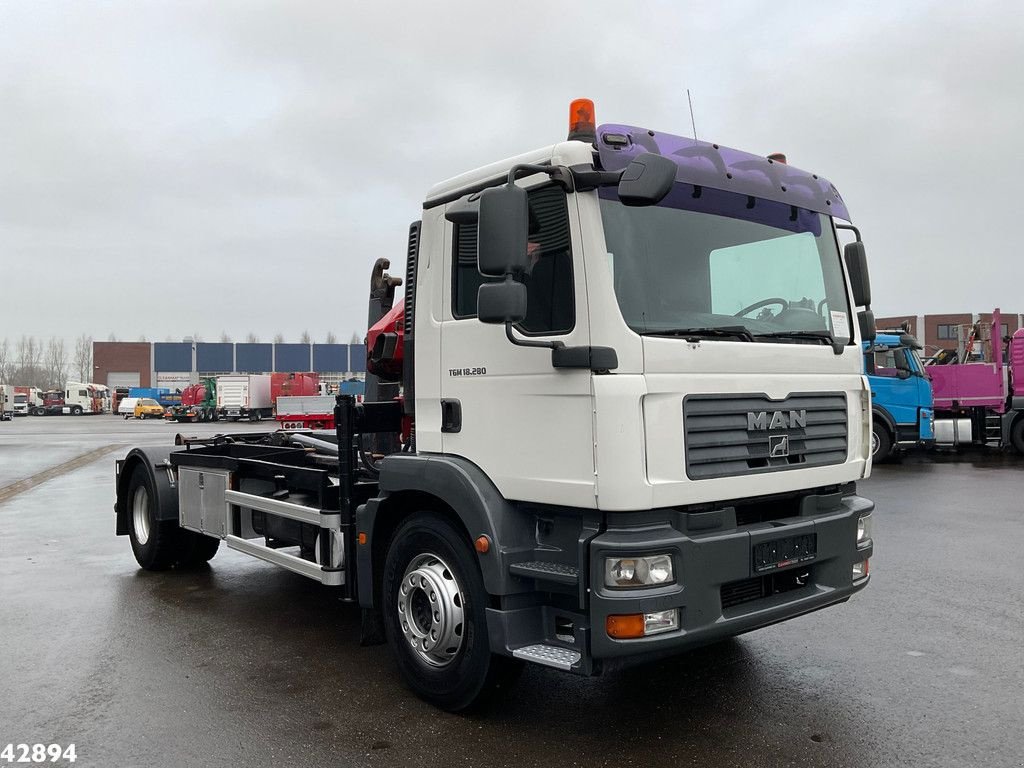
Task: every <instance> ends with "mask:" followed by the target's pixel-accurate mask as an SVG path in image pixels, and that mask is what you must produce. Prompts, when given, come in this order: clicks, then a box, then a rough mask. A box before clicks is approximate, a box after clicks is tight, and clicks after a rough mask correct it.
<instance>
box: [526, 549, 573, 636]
mask: <svg viewBox="0 0 1024 768" xmlns="http://www.w3.org/2000/svg"><path fill="white" fill-rule="evenodd" d="M508 571H509V573H511V574H512V575H513V576H521V577H522V578H524V579H537V580H538V581H553V582H555V583H556V584H571V585H576V584H579V581H580V572H579V570H578V569H577V568H574V567H573V566H571V565H562V564H561V563H542V562H540V561H532V562H529V563H513V564H512V565H510V566H509V568H508ZM531 647H532V646H531Z"/></svg>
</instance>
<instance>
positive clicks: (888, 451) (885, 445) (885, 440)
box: [871, 421, 892, 463]
mask: <svg viewBox="0 0 1024 768" xmlns="http://www.w3.org/2000/svg"><path fill="white" fill-rule="evenodd" d="M891 455H892V438H891V437H889V430H888V429H886V428H885V427H884V426H882V425H881V424H879V423H878V422H877V421H875V422H873V423H872V424H871V458H872V459H873V460H874V461H875V463H879V462H883V461H885V460H886V459H888V458H889V457H890V456H891Z"/></svg>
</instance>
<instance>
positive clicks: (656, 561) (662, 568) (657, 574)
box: [604, 555, 675, 587]
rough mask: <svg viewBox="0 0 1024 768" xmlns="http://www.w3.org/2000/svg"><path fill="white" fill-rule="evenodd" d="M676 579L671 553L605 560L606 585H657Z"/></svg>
mask: <svg viewBox="0 0 1024 768" xmlns="http://www.w3.org/2000/svg"><path fill="white" fill-rule="evenodd" d="M673 581H675V572H674V571H673V569H672V557H671V556H670V555H647V556H645V557H607V558H605V561H604V585H605V586H606V587H657V586H660V585H662V584H671V583H672V582H673Z"/></svg>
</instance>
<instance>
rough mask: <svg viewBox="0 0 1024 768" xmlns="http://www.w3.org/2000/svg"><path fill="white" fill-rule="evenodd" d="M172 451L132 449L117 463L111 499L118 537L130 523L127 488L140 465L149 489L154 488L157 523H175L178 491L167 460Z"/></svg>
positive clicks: (125, 533)
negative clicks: (146, 477)
mask: <svg viewBox="0 0 1024 768" xmlns="http://www.w3.org/2000/svg"><path fill="white" fill-rule="evenodd" d="M175 450H176V449H175V448H173V447H167V448H132V450H130V451H129V452H128V455H127V456H126V457H125V458H124V461H122V462H121V465H120V471H119V472H118V474H117V486H116V496H115V500H114V514H115V516H116V518H117V528H116V533H117V535H118V536H127V535H128V530H129V526H130V524H131V521H130V519H129V513H128V504H129V500H128V486H129V485H130V483H131V480H132V475H133V474H134V472H135V468H136V467H140V466H141V467H143V468H144V469H145V471H146V474H147V475H149V482H150V487H151V488H153V489H155V492H156V502H157V503H156V507H155V510H156V512H155V515H156V518H157V520H174V521H177V520H178V489H177V483H176V482H175V481H174V480H173V479H172V475H171V474H170V461H169V457H170V455H171V453H172V452H174V451H175Z"/></svg>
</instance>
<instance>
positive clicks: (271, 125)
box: [0, 0, 1024, 341]
mask: <svg viewBox="0 0 1024 768" xmlns="http://www.w3.org/2000/svg"><path fill="white" fill-rule="evenodd" d="M687 87H689V88H690V89H691V91H692V92H693V98H694V107H695V111H696V124H697V132H698V135H699V137H700V138H702V139H708V140H712V141H717V142H719V143H722V144H726V145H729V146H734V147H738V148H741V149H745V150H748V151H752V152H757V153H768V152H772V151H777V150H780V151H784V152H785V153H786V154H787V155H788V156H789V160H790V162H791V163H793V164H794V165H797V166H799V167H801V168H805V169H807V170H812V171H816V172H818V173H821V174H823V175H825V176H827V177H828V178H829V179H830V180H831V181H833V182H834V183H835V184H836V186H837V187H838V188H839V189H840V191H841V192H842V194H843V197H844V198H845V200H846V202H847V204H848V206H849V209H850V211H851V215H852V216H853V219H854V222H855V223H857V224H858V225H859V226H860V227H861V228H862V230H863V232H864V236H865V241H866V244H867V250H868V256H869V261H870V265H871V268H872V276H873V288H874V298H875V301H874V307H875V310H876V314H879V315H884V314H889V313H902V312H908V313H912V314H916V313H925V312H954V311H974V312H980V311H985V310H987V309H989V308H991V307H992V306H995V305H1000V306H1002V307H1003V309H1004V310H1008V311H1015V312H1024V296H1022V295H1021V293H1022V290H1021V287H1022V284H1024V280H1022V278H1024V259H1022V257H1021V255H1020V253H1019V251H1018V249H1017V248H1016V247H1014V246H1012V242H1011V232H1013V231H1015V229H1014V228H1015V226H1016V225H1014V224H1013V222H1014V221H1015V220H1016V219H1017V216H1018V215H1019V213H1018V208H1019V205H1020V185H1021V182H1022V180H1024V160H1022V158H1024V10H1022V6H1021V5H1020V3H1019V1H1018V2H1006V3H996V2H991V3H986V2H969V3H954V2H938V3H903V2H884V3H875V4H869V3H844V4H839V3H821V2H814V3H811V2H808V3H784V2H772V3H761V2H750V3H744V2H727V3H721V2H719V3H711V2H700V3H696V2H694V3H684V2H665V3H647V2H639V1H638V0H634V2H622V1H621V0H620V1H619V2H614V3H612V2H593V1H588V2H585V3H583V2H572V3H568V2H565V3H563V2H559V1H558V0H544V1H543V2H524V1H523V0H518V1H517V2H515V3H492V2H480V1H479V0H478V1H477V2H470V3H446V2H436V1H435V2H425V3H385V2H371V3H358V4H357V3H343V2H337V1H334V2H306V3H302V2H294V1H292V0H289V1H288V2H279V3H265V2H258V0H245V2H209V1H204V2H197V3H186V2H173V3H171V2H167V3H157V2H139V1H138V0H134V1H133V2H122V3H99V2H88V1H87V0H74V1H73V2H66V3H62V2H33V1H30V0H23V1H21V2H15V1H13V0H0V338H2V337H4V336H7V337H9V338H11V339H12V340H13V339H14V338H15V337H18V336H20V335H21V334H22V333H34V334H36V335H40V336H50V335H58V336H64V337H72V336H76V335H78V334H80V333H88V334H91V335H93V336H94V337H96V338H106V337H107V335H108V334H110V333H111V332H113V333H115V334H116V335H117V336H118V338H120V339H135V338H138V337H139V336H140V335H144V336H146V337H147V338H148V339H150V340H163V339H164V338H166V337H172V338H174V339H180V338H181V337H182V336H184V335H189V334H193V333H198V334H200V335H201V336H203V337H204V338H205V339H207V340H215V339H216V338H218V337H219V336H220V334H221V333H222V332H227V333H228V334H229V335H231V336H232V337H233V338H234V339H235V340H243V338H244V336H245V335H246V334H247V333H249V332H254V333H256V334H257V335H259V336H260V337H261V338H262V339H263V340H265V341H267V340H270V338H271V337H272V336H273V335H274V334H275V333H277V332H281V333H283V334H284V335H285V337H286V338H287V340H290V341H293V340H297V338H298V336H299V334H300V333H301V332H302V331H303V330H306V329H308V330H309V331H310V332H311V333H312V335H313V336H314V339H316V340H323V338H324V336H325V335H326V334H327V333H328V332H329V331H333V332H335V333H336V334H337V335H338V336H339V337H340V338H341V340H342V341H347V340H348V338H349V337H350V336H351V334H352V333H353V331H358V332H359V334H360V335H361V334H362V333H363V332H364V330H365V329H364V324H365V313H366V293H367V285H368V280H369V271H370V267H371V265H372V263H373V261H374V259H375V258H377V257H379V256H386V257H389V258H392V260H393V261H392V264H393V269H395V270H396V271H398V272H399V273H401V269H402V266H403V264H404V249H405V238H406V231H407V227H408V225H409V223H410V222H411V221H413V220H414V219H416V218H418V215H419V206H420V203H421V201H422V199H423V196H424V193H425V192H426V190H427V189H428V188H429V187H430V186H431V185H432V184H433V183H435V182H437V181H439V180H441V179H443V178H446V177H448V176H451V175H454V174H456V173H459V172H461V171H464V170H468V169H471V168H473V167H475V166H478V165H482V164H485V163H488V162H491V161H494V160H497V159H500V158H502V157H507V156H509V155H513V154H518V153H520V152H523V151H526V150H529V149H533V148H535V147H538V146H542V145H545V144H550V143H554V142H556V141H559V140H562V139H563V138H564V137H565V121H566V113H567V105H568V102H569V101H570V100H571V99H572V98H574V97H578V96H587V97H590V98H592V99H594V100H595V102H596V104H597V117H598V122H625V123H631V124H635V125H643V126H647V127H650V128H654V129H656V130H660V131H666V132H670V133H681V134H685V135H689V133H690V118H689V113H688V109H687V104H686V88H687Z"/></svg>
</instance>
